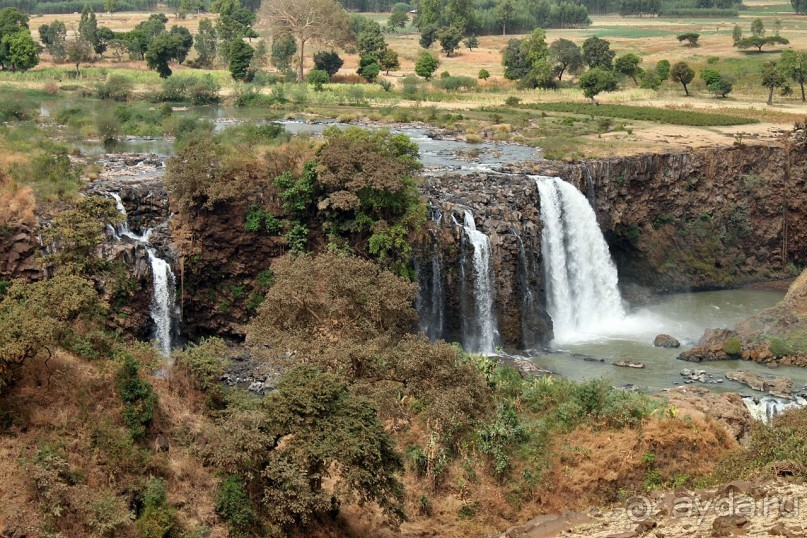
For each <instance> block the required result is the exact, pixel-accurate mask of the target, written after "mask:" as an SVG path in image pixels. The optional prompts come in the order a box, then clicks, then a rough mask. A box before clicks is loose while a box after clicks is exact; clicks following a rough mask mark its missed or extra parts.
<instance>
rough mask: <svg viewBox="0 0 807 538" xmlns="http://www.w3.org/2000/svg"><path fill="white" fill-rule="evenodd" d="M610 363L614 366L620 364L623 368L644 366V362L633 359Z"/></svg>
mask: <svg viewBox="0 0 807 538" xmlns="http://www.w3.org/2000/svg"><path fill="white" fill-rule="evenodd" d="M611 364H613V365H614V366H622V367H623V368H644V363H641V362H634V361H616V362H614V363H611Z"/></svg>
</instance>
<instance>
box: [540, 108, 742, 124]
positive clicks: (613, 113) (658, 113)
mask: <svg viewBox="0 0 807 538" xmlns="http://www.w3.org/2000/svg"><path fill="white" fill-rule="evenodd" d="M525 106H527V107H528V108H531V109H534V110H543V111H549V112H564V113H568V114H586V115H591V116H601V117H607V118H623V119H628V120H638V121H654V122H658V123H669V124H672V125H689V126H693V127H723V126H729V125H747V124H749V123H758V120H755V119H753V118H742V117H737V116H728V115H725V114H710V113H706V112H693V111H689V110H671V109H666V108H656V107H650V106H630V105H592V104H590V103H536V104H531V105H525Z"/></svg>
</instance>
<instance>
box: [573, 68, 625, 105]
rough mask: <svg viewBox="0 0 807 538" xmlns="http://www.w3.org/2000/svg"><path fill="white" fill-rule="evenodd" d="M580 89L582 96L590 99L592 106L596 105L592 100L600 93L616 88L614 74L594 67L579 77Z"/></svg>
mask: <svg viewBox="0 0 807 538" xmlns="http://www.w3.org/2000/svg"><path fill="white" fill-rule="evenodd" d="M579 83H580V88H582V90H583V95H585V96H586V97H588V98H589V99H591V102H592V104H595V105H596V104H597V101H596V100H595V99H594V98H595V97H596V96H597V95H598V94H600V93H602V92H610V91H614V90H615V89H616V88H617V80H616V76H614V73H613V72H612V71H611V70H609V69H606V68H604V67H594V68H592V69H589V70H588V71H586V72H585V73H583V74H582V75H581V76H580V82H579Z"/></svg>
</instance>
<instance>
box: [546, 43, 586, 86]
mask: <svg viewBox="0 0 807 538" xmlns="http://www.w3.org/2000/svg"><path fill="white" fill-rule="evenodd" d="M549 59H550V61H551V62H552V63H553V64H554V66H555V73H556V74H557V76H558V80H563V73H565V72H567V71H568V72H570V73H577V72H579V71H580V70H581V69H583V54H582V52H581V51H580V47H578V46H577V45H576V44H575V43H574V42H572V41H569V40H568V39H558V40H556V41H553V42H552V44H551V45H549Z"/></svg>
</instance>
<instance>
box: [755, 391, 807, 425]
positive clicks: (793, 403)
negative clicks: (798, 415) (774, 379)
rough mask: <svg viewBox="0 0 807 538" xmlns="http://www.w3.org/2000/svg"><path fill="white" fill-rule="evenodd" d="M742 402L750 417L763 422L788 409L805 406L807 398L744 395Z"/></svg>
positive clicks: (768, 421) (766, 422) (767, 421)
mask: <svg viewBox="0 0 807 538" xmlns="http://www.w3.org/2000/svg"><path fill="white" fill-rule="evenodd" d="M743 403H744V404H745V407H746V408H747V409H748V412H749V413H750V414H751V417H752V418H754V419H756V420H759V421H760V422H762V423H764V424H768V423H770V421H771V419H772V418H773V417H775V416H776V415H780V414H782V413H784V412H785V411H787V410H789V409H796V408H798V407H805V406H807V400H805V399H804V398H801V397H796V399H795V400H786V399H784V398H775V397H773V396H761V397H752V396H746V397H745V398H743Z"/></svg>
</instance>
